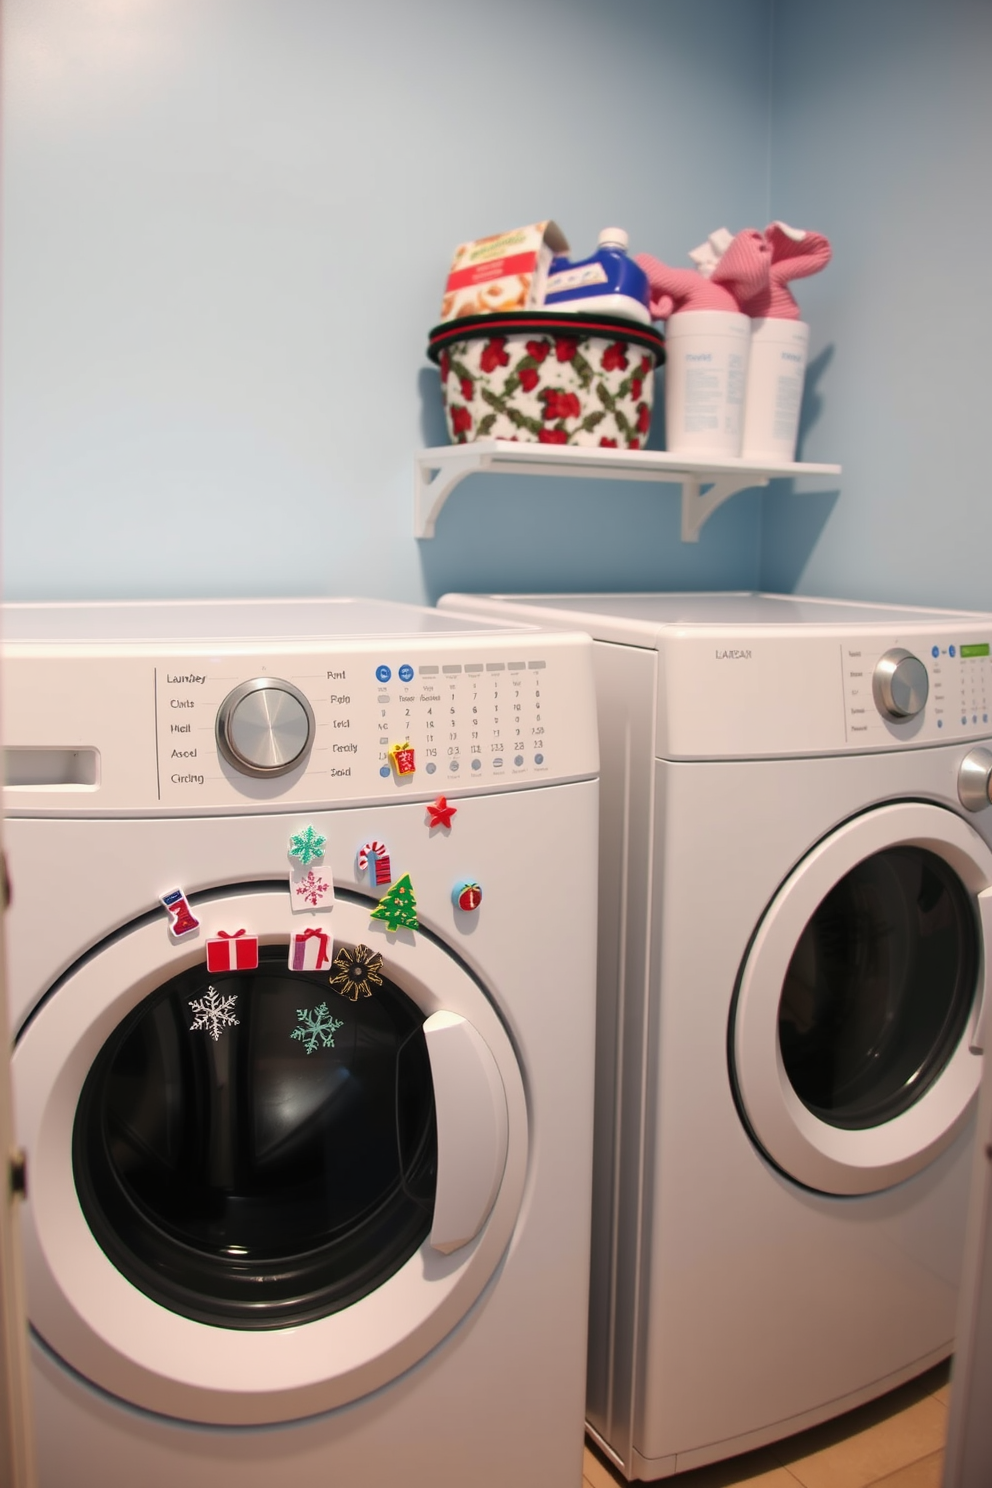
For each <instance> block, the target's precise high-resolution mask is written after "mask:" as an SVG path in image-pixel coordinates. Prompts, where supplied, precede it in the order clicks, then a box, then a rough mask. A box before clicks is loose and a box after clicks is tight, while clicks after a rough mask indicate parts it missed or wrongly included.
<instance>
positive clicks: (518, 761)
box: [513, 754, 524, 765]
mask: <svg viewBox="0 0 992 1488" xmlns="http://www.w3.org/2000/svg"><path fill="white" fill-rule="evenodd" d="M523 762H524V757H523V755H522V754H515V755H514V756H513V763H514V764H515V765H522V764H523Z"/></svg>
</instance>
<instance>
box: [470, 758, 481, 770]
mask: <svg viewBox="0 0 992 1488" xmlns="http://www.w3.org/2000/svg"><path fill="white" fill-rule="evenodd" d="M472 769H473V770H481V769H482V761H481V760H480V759H474V760H473V761H472Z"/></svg>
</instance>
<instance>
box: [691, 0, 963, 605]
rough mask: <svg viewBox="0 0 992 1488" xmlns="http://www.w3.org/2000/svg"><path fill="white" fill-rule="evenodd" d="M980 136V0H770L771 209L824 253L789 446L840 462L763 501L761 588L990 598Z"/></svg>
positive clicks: (808, 308)
mask: <svg viewBox="0 0 992 1488" xmlns="http://www.w3.org/2000/svg"><path fill="white" fill-rule="evenodd" d="M990 151H992V4H990V3H989V0H829V3H822V4H807V3H801V0H777V3H776V6H775V21H774V62H773V110H772V169H771V179H772V210H773V212H774V214H775V215H776V216H779V217H782V218H784V219H785V220H786V221H787V222H791V223H793V224H794V225H796V226H799V227H818V228H822V229H823V230H824V231H826V232H827V233H828V234H829V236H830V238H831V239H832V242H833V245H834V253H835V257H834V262H833V263H832V265H831V266H830V268H829V269H828V270H827V271H826V273H824V274H823V275H821V276H820V277H819V278H817V279H812V280H810V281H808V282H807V283H806V284H802V285H800V286H799V287H798V291H797V297H798V298H799V299H800V301H801V304H802V307H803V310H804V312H805V313H806V315H807V318H808V319H809V320H810V322H811V327H812V348H811V350H812V355H813V357H814V360H815V362H816V364H817V373H818V375H817V376H816V378H815V383H816V387H815V389H814V390H813V400H812V401H815V402H816V403H818V404H819V413H818V416H817V418H816V421H815V423H813V425H812V427H811V428H810V429H809V431H808V434H807V436H806V438H805V440H804V444H803V451H804V454H805V457H806V458H807V459H822V460H837V461H840V462H841V463H842V464H843V466H844V475H843V481H842V483H841V486H840V497H839V499H835V498H834V497H832V496H830V495H824V496H794V497H790V496H786V495H780V494H778V493H775V494H769V496H767V497H766V498H765V501H764V506H765V511H764V527H763V542H762V547H763V554H762V568H761V577H762V582H763V584H764V585H766V586H767V587H769V588H782V589H788V590H791V589H794V588H795V589H798V590H800V591H801V592H804V593H807V594H810V593H820V594H838V595H847V596H853V597H857V598H866V599H897V600H908V601H912V602H915V603H918V604H937V605H947V606H954V605H968V606H974V607H980V608H982V609H992V479H990V476H989V463H988V451H989V430H990V428H992V378H990V375H989V358H990V350H992V274H990V272H989V257H990V251H992V190H990V181H992V165H990ZM704 540H705V534H704Z"/></svg>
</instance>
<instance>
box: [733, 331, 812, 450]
mask: <svg viewBox="0 0 992 1488" xmlns="http://www.w3.org/2000/svg"><path fill="white" fill-rule="evenodd" d="M808 348H809V326H808V325H807V324H806V322H805V321H802V320H771V319H766V320H755V321H753V322H752V325H751V363H750V367H749V370H748V378H747V399H746V402H745V407H744V441H743V446H742V449H741V453H742V454H743V455H744V457H745V459H748V460H769V461H772V460H773V461H776V462H777V463H786V464H787V463H788V462H789V461H791V460H794V459H795V457H796V438H797V436H798V433H799V414H800V410H801V409H802V402H803V382H804V380H805V377H806V353H807V351H808Z"/></svg>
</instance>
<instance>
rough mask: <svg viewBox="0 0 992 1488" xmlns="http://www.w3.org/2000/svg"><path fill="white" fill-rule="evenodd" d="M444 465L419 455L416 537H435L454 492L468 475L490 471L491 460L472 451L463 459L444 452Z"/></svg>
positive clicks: (446, 451) (416, 465) (417, 462)
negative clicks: (445, 505)
mask: <svg viewBox="0 0 992 1488" xmlns="http://www.w3.org/2000/svg"><path fill="white" fill-rule="evenodd" d="M444 456H445V458H444V462H443V463H441V461H432V460H430V458H428V457H425V456H423V455H419V456H418V457H417V459H416V461H415V467H416V470H415V479H416V489H415V493H414V498H415V506H414V533H413V535H414V537H433V536H434V528H435V527H436V526H437V519H438V517H439V516H440V515H441V511H442V509H443V507H444V503H445V502H446V501H447V499H448V497H449V496H450V495H451V493H452V491H453V490H454V489H455V487H456V486H457V485H458V484H459V482H460V481H463V480H464V479H465V477H466V476H467V475H473V474H474V473H475V472H476V471H477V470H488V469H489V463H490V462H489V460H488V459H487V458H486V456H485V455H482V456H480V455H479V454H478V452H476V451H474V450H472V451H470V452H469V453H467V454H465V455H464V456H463V457H462V458H461V459H459V458H458V457H457V455H453V454H451V453H449V451H448V450H445V452H444Z"/></svg>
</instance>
